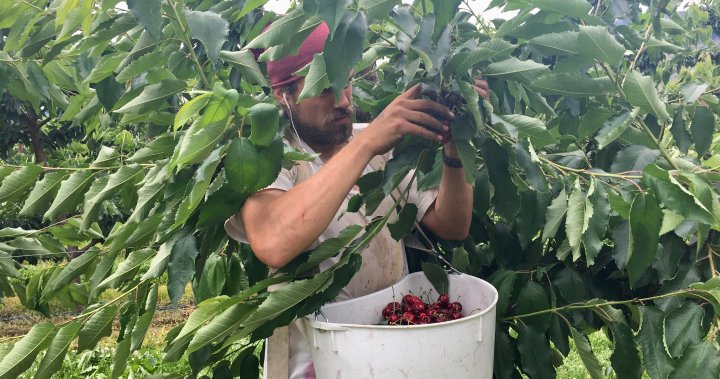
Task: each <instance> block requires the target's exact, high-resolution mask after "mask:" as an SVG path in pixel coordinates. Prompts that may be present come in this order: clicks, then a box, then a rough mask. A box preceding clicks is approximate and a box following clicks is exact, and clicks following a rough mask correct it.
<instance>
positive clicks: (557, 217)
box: [542, 188, 568, 241]
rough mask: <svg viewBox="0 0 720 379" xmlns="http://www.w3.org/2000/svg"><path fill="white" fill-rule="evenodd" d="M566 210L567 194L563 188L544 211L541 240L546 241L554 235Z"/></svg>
mask: <svg viewBox="0 0 720 379" xmlns="http://www.w3.org/2000/svg"><path fill="white" fill-rule="evenodd" d="M567 211H568V196H567V194H566V193H565V189H564V188H563V190H562V191H560V194H558V196H557V197H556V198H555V200H553V202H552V204H550V206H549V207H548V208H547V212H545V219H546V221H545V228H543V234H542V235H543V241H547V240H548V239H550V238H553V237H555V235H556V234H557V231H558V229H560V225H561V224H562V221H563V218H565V215H566V214H567Z"/></svg>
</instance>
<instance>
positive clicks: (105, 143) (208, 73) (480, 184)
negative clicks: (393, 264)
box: [0, 0, 720, 379]
mask: <svg viewBox="0 0 720 379" xmlns="http://www.w3.org/2000/svg"><path fill="white" fill-rule="evenodd" d="M265 2H266V1H262V0H248V1H229V0H226V1H220V0H212V1H210V0H206V1H199V0H198V1H191V0H187V1H180V0H178V1H175V0H150V1H139V0H129V1H127V2H126V3H121V2H119V1H118V0H102V1H91V0H55V1H52V2H50V4H48V3H47V2H46V1H39V0H27V1H23V2H15V1H9V0H0V48H1V49H2V50H1V51H0V95H1V96H2V97H1V99H2V103H0V109H3V110H4V111H3V112H2V115H1V116H2V117H0V137H1V138H0V146H2V147H3V154H2V157H3V158H2V159H4V160H5V162H6V163H3V164H0V179H2V181H1V182H0V215H1V216H2V218H3V223H5V226H7V227H5V228H3V229H0V293H2V294H3V296H17V297H19V298H20V300H21V301H22V303H23V304H24V305H25V306H26V307H27V308H29V309H34V310H37V311H39V312H43V313H45V314H49V313H50V312H51V309H50V305H49V304H50V303H51V301H60V302H63V303H65V304H66V305H70V306H82V307H84V311H83V313H82V314H81V315H79V316H78V317H76V318H74V319H73V320H71V321H69V322H67V323H64V324H62V325H53V324H51V323H41V324H38V325H36V326H35V327H34V328H33V329H32V330H31V331H30V332H29V333H28V334H27V335H26V336H25V337H23V338H22V339H19V340H17V339H13V340H7V341H0V342H5V344H4V345H0V359H1V360H0V377H3V378H4V377H15V376H16V375H17V374H19V373H21V372H23V371H25V370H26V369H27V368H29V367H30V366H31V365H32V364H33V362H34V361H35V360H36V358H37V359H38V360H40V362H39V363H37V362H36V365H38V369H37V374H36V377H40V378H44V377H50V376H51V374H52V373H53V372H54V371H56V370H58V369H59V368H60V367H61V363H62V361H63V357H64V356H65V354H66V352H67V350H68V348H69V347H70V345H71V344H72V343H74V342H73V341H77V349H78V350H80V351H82V350H86V349H92V348H93V347H94V346H95V345H96V344H97V342H98V341H99V340H100V339H101V338H102V337H104V336H107V335H109V331H110V327H111V325H112V322H113V320H116V319H118V320H119V322H120V328H121V330H120V333H119V336H118V341H117V342H118V345H117V349H116V351H115V354H114V365H113V369H112V376H118V375H120V374H121V373H122V372H123V371H124V369H125V365H126V363H127V359H126V358H127V357H128V356H129V355H130V354H131V352H132V351H135V350H137V349H139V348H140V347H141V346H142V342H143V337H144V335H145V333H146V331H147V329H148V326H149V324H150V322H151V320H152V318H153V314H154V312H155V308H156V302H157V285H158V283H159V282H160V281H165V280H166V281H167V283H168V289H169V294H170V298H171V299H172V300H173V301H174V302H177V301H178V299H179V298H180V296H181V295H182V293H183V289H184V288H185V286H186V285H187V284H188V283H191V284H192V287H193V293H194V297H195V301H196V304H199V306H198V308H197V309H196V310H195V311H194V312H193V313H192V315H191V316H190V319H189V320H188V321H187V322H186V323H185V324H184V325H182V326H181V327H178V328H176V329H175V330H173V332H172V333H170V334H169V335H168V337H167V342H168V343H167V348H166V352H165V353H166V354H165V356H164V359H165V360H168V361H174V360H178V359H181V358H183V357H184V356H185V355H184V354H186V353H187V354H188V355H187V357H188V358H187V359H189V361H190V365H191V367H192V369H193V370H194V372H195V373H196V375H198V376H199V375H208V376H217V377H223V376H228V375H235V376H237V375H240V374H242V376H243V377H245V375H248V376H252V375H257V370H258V365H259V363H258V359H257V356H256V355H255V354H254V352H255V350H256V348H257V344H258V343H259V342H260V341H262V339H263V338H264V337H266V336H268V335H269V334H270V333H271V332H272V330H273V329H274V328H276V327H278V326H281V325H285V324H287V323H289V322H290V321H291V320H292V319H293V318H295V317H301V316H304V315H307V314H310V313H312V312H313V311H314V310H316V309H317V308H318V307H319V306H321V305H322V304H323V303H325V302H327V301H329V300H330V299H332V298H334V297H335V295H336V294H337V293H338V291H339V290H340V288H342V287H343V286H344V285H345V284H346V283H347V282H348V281H349V279H350V278H351V276H352V275H353V274H354V273H355V272H356V271H357V269H358V267H359V265H360V262H361V259H362V258H361V257H362V249H363V248H364V247H365V246H366V245H367V243H368V241H369V240H370V239H372V237H373V236H374V235H375V234H376V233H377V231H378V230H379V228H380V227H382V226H383V225H384V224H385V223H390V227H391V230H392V232H393V235H394V236H395V237H397V238H401V237H402V236H403V235H405V234H407V233H408V232H409V230H410V229H411V226H412V220H413V219H414V215H415V213H414V212H416V211H417V210H416V209H413V207H411V206H407V207H404V208H403V211H402V212H401V213H400V215H399V217H398V219H392V218H391V217H390V215H386V216H385V217H382V218H380V219H378V220H376V221H375V222H374V223H371V224H370V225H369V226H368V227H366V228H362V227H350V228H348V229H346V230H345V231H344V232H343V233H342V234H341V235H340V236H339V237H338V238H336V239H333V240H329V241H327V242H325V243H323V244H321V245H320V246H318V247H317V248H316V249H314V250H313V251H311V252H308V253H307V254H304V255H302V256H301V257H300V258H298V259H297V260H295V261H293V262H291V263H290V264H288V265H287V266H286V267H285V268H283V269H281V270H280V271H279V272H278V273H276V274H273V275H269V274H268V270H267V268H266V267H265V266H264V265H262V264H261V263H260V262H258V261H257V260H256V259H255V258H254V257H253V255H252V253H251V252H250V250H249V248H248V247H247V246H242V245H238V244H236V243H234V242H232V241H230V240H229V239H228V237H227V236H226V235H225V233H224V230H223V228H222V223H223V221H224V220H225V219H226V218H227V217H228V216H230V215H232V214H233V213H234V212H236V211H237V210H238V209H239V208H240V207H241V206H242V203H243V200H244V199H245V198H247V196H249V195H250V194H252V193H253V192H254V191H256V190H258V189H260V188H263V187H264V186H266V185H267V184H269V183H270V182H271V181H273V180H274V178H275V177H276V175H277V173H278V171H279V170H280V168H281V167H282V165H283V164H292V161H299V160H306V159H311V158H312V157H309V156H307V155H305V154H301V153H299V152H297V151H295V150H294V149H292V148H291V147H289V146H285V145H284V144H283V142H282V139H281V138H280V136H281V133H282V127H281V124H282V122H281V120H280V117H279V115H278V109H277V108H276V106H275V105H274V102H273V100H272V97H271V96H269V91H268V88H267V82H266V80H265V78H264V75H263V72H262V70H263V69H262V63H261V64H260V65H258V63H257V62H256V61H255V57H254V52H253V51H257V50H253V49H259V48H267V50H266V51H265V52H264V53H262V54H261V55H260V60H261V61H263V60H266V59H269V58H272V59H275V58H278V57H281V56H285V55H287V54H290V53H292V52H293V50H294V49H296V48H297V46H298V42H299V41H302V40H303V39H304V38H305V36H307V35H308V33H309V32H310V31H311V30H312V29H313V27H314V26H316V25H317V24H319V23H320V22H321V21H326V22H327V23H328V25H329V26H330V30H331V39H329V41H328V43H327V44H326V49H325V52H324V53H323V54H322V55H317V56H316V57H315V59H314V60H313V62H312V63H311V64H310V65H309V66H308V67H307V68H306V69H305V70H303V71H305V74H306V75H307V78H306V86H305V90H304V93H303V94H302V97H304V96H313V95H315V94H318V93H319V92H320V91H322V90H323V89H325V88H327V87H332V88H334V89H335V90H336V93H339V91H338V90H339V89H341V88H344V87H345V86H346V85H347V81H348V78H347V73H348V72H349V71H350V70H351V69H352V68H355V69H356V72H358V73H359V75H358V77H357V78H356V79H354V95H355V101H356V104H357V105H358V107H359V110H361V111H363V112H365V113H369V114H371V115H376V114H377V113H378V112H379V111H381V110H382V109H383V107H384V106H385V105H387V104H388V103H389V102H390V101H391V100H392V99H393V98H394V97H395V96H397V94H398V93H400V92H402V91H403V90H405V89H406V88H408V87H409V86H411V85H414V84H416V83H418V82H420V83H422V85H423V95H424V96H427V97H430V98H433V99H436V100H438V101H440V102H442V103H444V104H446V105H448V106H450V107H451V108H453V110H454V111H455V113H456V114H457V115H458V117H457V118H456V121H455V122H454V124H453V125H452V131H453V138H454V139H455V141H456V143H457V144H458V146H459V148H460V152H461V155H462V160H463V162H464V167H465V174H466V178H467V179H468V180H469V181H470V182H472V183H474V186H475V209H474V216H473V226H472V230H471V237H470V238H468V239H467V240H466V241H463V242H461V243H457V242H449V241H436V242H437V244H438V250H440V251H442V252H443V253H444V254H446V257H447V259H448V260H449V261H451V262H452V265H453V266H455V267H457V268H458V269H460V270H462V271H464V272H467V273H470V274H473V275H476V276H479V277H483V278H487V279H488V280H489V281H491V282H492V283H493V284H494V285H495V286H496V287H497V289H498V291H499V293H500V301H499V303H498V323H497V331H496V336H495V341H496V346H495V349H496V360H495V368H494V370H495V376H496V377H498V378H517V377H520V373H521V372H522V373H525V374H527V375H528V376H529V377H532V378H548V377H554V376H555V368H554V367H555V366H556V365H558V364H559V362H561V358H562V356H563V355H567V354H568V351H569V339H571V338H572V339H573V340H574V343H575V346H576V347H577V349H578V351H579V352H580V355H581V357H582V359H583V362H584V363H585V365H586V368H587V369H588V372H589V374H590V376H591V377H593V378H600V377H603V376H604V375H605V373H603V371H602V368H601V367H600V364H599V363H598V361H597V359H596V358H595V356H594V354H593V352H592V346H591V344H590V342H589V340H588V339H587V337H586V334H587V333H590V332H592V331H594V330H599V329H602V330H604V331H605V332H606V333H607V334H608V336H609V337H610V338H611V339H612V341H613V353H612V356H611V358H610V361H611V364H612V370H613V372H614V375H615V376H616V377H618V378H639V377H641V375H642V374H643V372H647V374H648V375H649V376H650V377H651V378H653V379H658V378H662V379H664V378H668V377H673V378H679V377H682V378H685V377H711V378H717V377H718V375H719V374H720V352H719V351H718V340H717V334H718V331H719V330H720V329H718V328H720V324H719V323H718V319H717V317H718V315H720V279H716V276H717V270H716V269H715V267H716V264H717V263H720V262H717V261H716V259H717V258H718V257H717V254H716V252H715V251H716V250H717V245H718V242H719V236H718V233H717V231H720V201H719V200H718V189H717V183H718V182H719V181H720V176H718V172H717V171H715V170H716V168H717V167H718V166H720V146H719V145H718V143H717V142H716V139H715V137H716V133H715V129H716V117H717V114H718V112H720V102H719V100H718V97H717V96H716V92H717V91H718V89H719V88H720V87H719V85H720V80H719V79H718V73H719V70H718V66H717V65H716V63H717V57H718V47H717V43H716V39H717V34H716V33H717V31H718V26H719V25H718V12H719V11H720V7H719V6H718V4H717V2H716V1H705V2H701V3H699V4H693V5H690V6H689V7H688V8H687V9H686V10H683V11H679V10H678V6H679V3H680V2H679V1H678V0H669V1H656V0H645V1H640V2H635V1H629V0H597V1H594V2H587V1H585V0H511V1H507V2H505V1H493V2H492V4H491V5H493V6H502V7H504V9H505V10H516V11H517V12H518V13H517V15H516V16H514V17H513V18H511V19H509V20H507V21H497V22H494V23H487V22H485V20H483V19H482V17H481V15H477V14H473V13H472V12H471V11H467V10H466V11H462V10H461V11H458V7H460V8H461V9H462V8H465V9H467V8H466V7H465V6H463V5H462V4H461V1H460V0H452V1H447V0H433V1H430V0H418V1H416V2H415V3H414V4H413V5H412V6H409V5H401V4H400V1H399V0H341V1H327V0H306V1H303V2H298V4H297V6H296V7H295V8H293V9H291V10H289V11H288V13H287V14H286V15H284V16H278V15H274V14H272V13H265V12H263V11H262V10H261V9H260V8H259V7H260V6H261V5H262V4H264V3H265ZM271 21H274V22H273V24H272V26H271V27H270V28H268V29H267V30H266V31H265V32H263V28H264V27H265V26H266V25H267V24H268V23H269V22H271ZM478 75H482V76H485V77H486V78H487V79H488V80H489V82H490V88H491V90H492V93H491V99H490V101H489V102H482V103H481V104H480V106H475V104H478V97H477V95H476V93H475V92H474V91H473V89H472V85H471V83H472V78H473V77H475V76H478ZM22 125H25V127H26V129H21V128H22ZM78 128H79V130H80V131H79V132H77V130H78ZM33 133H34V134H33ZM53 133H62V136H63V137H62V138H61V137H60V136H59V135H58V136H55V135H54V134H53ZM43 136H44V137H43ZM66 136H67V138H65V137H66ZM63 138H65V139H63ZM43 139H44V140H45V142H43ZM48 140H49V141H54V142H48ZM28 144H30V145H31V146H30V147H27V145H28ZM10 148H12V149H13V150H12V152H10V151H9V150H8V149H10ZM28 149H31V150H32V149H34V150H32V154H30V153H29V152H28ZM38 149H44V150H46V152H47V154H43V156H42V157H44V158H45V159H43V158H42V157H41V156H39V155H38V151H37V150H38ZM438 155H439V146H437V145H434V144H430V143H427V142H424V141H419V140H417V139H414V138H407V139H406V140H404V141H403V142H402V143H401V144H400V145H399V146H398V147H397V148H396V149H395V154H394V159H393V160H392V161H390V162H389V163H388V165H387V167H386V169H385V170H384V172H381V173H377V174H371V175H368V176H366V177H363V178H362V179H361V181H360V183H359V184H360V188H361V191H362V193H361V195H359V196H358V197H357V198H355V199H354V200H353V201H352V202H351V208H353V209H357V207H360V206H365V207H366V208H373V207H376V206H377V205H378V203H379V200H380V199H382V197H384V196H387V195H388V194H389V193H390V192H391V191H392V190H393V189H394V188H395V187H397V186H398V182H399V181H400V179H401V178H402V177H404V176H405V175H406V174H407V173H408V172H409V170H410V169H413V168H416V169H417V171H416V173H417V174H416V175H417V177H418V180H419V182H420V184H421V186H426V187H429V186H433V185H435V184H436V183H437V182H438V180H439V175H438V173H439V172H440V168H441V167H442V163H441V162H440V159H438ZM46 161H47V165H46V164H45V162H46ZM400 190H401V191H402V190H404V189H403V188H400ZM353 209H350V210H351V211H352V210H353ZM7 220H13V222H7ZM335 254H340V257H341V259H340V261H339V263H338V264H336V265H335V266H334V267H332V268H331V269H330V270H329V271H326V272H323V273H320V274H317V275H308V273H309V272H312V269H313V268H314V267H315V266H316V265H317V264H318V263H319V262H321V261H323V260H324V259H325V258H327V257H330V256H333V255H335ZM26 259H57V260H58V261H59V262H64V260H65V259H67V263H62V264H58V265H56V266H54V267H50V268H48V269H43V270H38V271H36V273H35V274H34V275H33V276H32V277H30V278H24V277H22V276H21V275H19V273H18V270H17V268H18V265H19V264H20V262H24V260H26ZM23 264H28V263H23ZM231 279H232V280H231ZM284 282H287V283H288V284H287V285H285V286H284V287H282V288H281V289H280V290H278V291H275V292H272V293H269V292H267V288H268V286H270V285H272V284H277V283H284ZM108 288H117V289H119V290H120V291H121V295H120V296H118V297H117V298H114V299H113V300H110V301H99V300H98V299H99V298H100V297H99V295H101V294H102V293H103V291H104V290H106V289H108ZM43 351H44V353H43V354H40V353H41V352H43ZM39 356H42V358H39Z"/></svg>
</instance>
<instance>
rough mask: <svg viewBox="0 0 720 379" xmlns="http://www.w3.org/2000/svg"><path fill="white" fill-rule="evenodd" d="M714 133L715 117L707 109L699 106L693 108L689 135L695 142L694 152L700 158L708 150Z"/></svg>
mask: <svg viewBox="0 0 720 379" xmlns="http://www.w3.org/2000/svg"><path fill="white" fill-rule="evenodd" d="M714 132H715V115H714V114H713V112H712V111H710V109H709V108H707V107H703V106H699V107H697V108H695V115H694V116H693V121H692V124H690V133H692V138H693V141H695V151H697V153H698V155H700V156H702V155H703V154H705V153H706V152H707V151H708V149H709V148H710V144H711V143H712V139H713V133H714Z"/></svg>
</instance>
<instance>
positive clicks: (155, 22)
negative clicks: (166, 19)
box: [127, 0, 163, 38]
mask: <svg viewBox="0 0 720 379" xmlns="http://www.w3.org/2000/svg"><path fill="white" fill-rule="evenodd" d="M161 5H162V1H161V0H127V6H128V9H130V13H132V15H133V16H135V18H137V20H138V22H139V23H140V25H142V26H143V28H144V29H145V30H147V31H148V33H150V35H151V36H153V37H156V38H157V37H160V27H161V26H162V21H163V20H162V17H161V9H160V8H161Z"/></svg>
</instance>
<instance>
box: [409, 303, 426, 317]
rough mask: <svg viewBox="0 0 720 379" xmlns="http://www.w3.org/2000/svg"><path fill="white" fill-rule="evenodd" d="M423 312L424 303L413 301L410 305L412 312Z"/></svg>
mask: <svg viewBox="0 0 720 379" xmlns="http://www.w3.org/2000/svg"><path fill="white" fill-rule="evenodd" d="M423 312H425V303H415V304H413V306H412V313H415V314H416V315H417V314H420V313H423Z"/></svg>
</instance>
